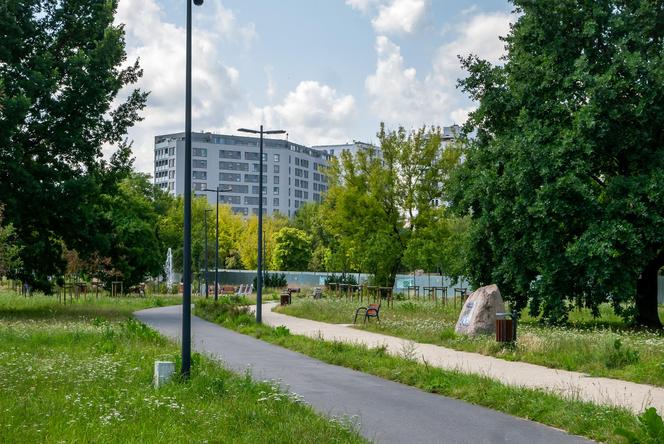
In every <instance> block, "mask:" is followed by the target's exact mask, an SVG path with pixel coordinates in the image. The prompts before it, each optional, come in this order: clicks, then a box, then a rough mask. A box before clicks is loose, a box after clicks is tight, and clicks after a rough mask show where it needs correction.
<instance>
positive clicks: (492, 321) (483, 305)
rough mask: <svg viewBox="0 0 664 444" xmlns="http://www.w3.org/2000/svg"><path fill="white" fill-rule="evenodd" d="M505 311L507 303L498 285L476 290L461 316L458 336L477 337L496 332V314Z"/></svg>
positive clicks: (457, 325) (467, 301) (457, 330)
mask: <svg viewBox="0 0 664 444" xmlns="http://www.w3.org/2000/svg"><path fill="white" fill-rule="evenodd" d="M504 311H505V303H504V302H503V298H502V297H501V296H500V290H498V286H497V285H495V284H494V285H487V286H486V287H481V288H478V289H477V290H475V291H474V292H473V293H472V294H471V295H470V296H468V299H466V303H465V304H463V309H462V310H461V314H460V315H459V320H458V321H457V323H456V328H455V329H454V330H455V331H456V332H457V333H458V334H462V335H469V336H475V335H477V334H489V333H495V332H496V313H502V312H504Z"/></svg>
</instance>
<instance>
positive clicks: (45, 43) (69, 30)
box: [0, 0, 147, 290]
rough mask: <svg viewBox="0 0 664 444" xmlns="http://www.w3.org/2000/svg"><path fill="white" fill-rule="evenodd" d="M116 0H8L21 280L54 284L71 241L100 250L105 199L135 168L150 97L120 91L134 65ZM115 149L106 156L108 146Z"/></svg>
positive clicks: (7, 60)
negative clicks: (135, 146) (101, 199)
mask: <svg viewBox="0 0 664 444" xmlns="http://www.w3.org/2000/svg"><path fill="white" fill-rule="evenodd" d="M116 8H117V1H116V0H109V1H91V0H88V1H83V0H81V1H66V2H62V1H58V0H40V1H37V0H28V1H18V0H7V1H4V2H2V4H1V5H0V41H2V44H1V45H0V83H1V84H2V87H3V89H4V94H3V95H2V97H0V109H2V119H0V202H2V203H3V204H4V205H5V207H6V208H5V209H6V217H7V219H8V221H9V222H10V223H12V224H13V225H14V227H15V229H16V235H17V237H18V238H19V240H20V242H21V244H22V245H23V246H24V248H23V249H22V250H21V253H20V255H21V259H22V261H23V267H22V269H21V275H20V277H21V278H22V279H25V280H28V281H30V282H31V283H34V284H36V287H37V288H40V287H41V288H43V289H45V290H49V289H50V284H49V282H48V280H47V278H48V277H49V276H54V275H58V274H61V273H62V272H63V271H64V266H65V263H64V260H63V259H62V246H63V243H62V241H64V243H65V244H66V245H67V246H68V247H69V248H73V249H77V250H78V251H79V253H81V254H92V252H94V251H95V250H96V249H97V243H98V242H101V243H104V242H105V241H104V240H103V237H104V236H103V233H100V224H99V223H98V221H97V215H96V214H95V213H94V208H95V205H94V203H95V201H96V198H97V197H98V196H99V195H101V194H104V193H106V192H108V191H109V190H111V189H112V188H113V187H114V184H115V183H116V182H117V181H118V180H119V179H121V178H122V177H123V176H126V175H127V173H128V170H129V169H130V168H131V162H130V154H129V153H130V150H129V147H128V145H127V144H126V143H125V142H124V135H125V134H126V131H127V129H128V128H129V127H131V126H132V125H133V123H134V122H136V121H137V120H139V115H138V112H139V111H140V109H141V108H142V107H143V106H144V104H145V100H146V96H147V94H145V93H142V92H140V91H138V90H134V91H133V92H131V93H130V94H129V95H128V97H127V98H126V99H125V100H124V101H120V102H119V104H117V105H115V104H114V101H115V100H116V96H117V94H118V92H119V91H120V89H122V88H124V87H126V86H128V85H131V84H132V83H134V82H136V80H137V79H138V77H139V76H140V75H141V70H140V69H139V67H138V63H134V64H130V65H125V64H124V62H125V59H126V55H125V50H124V31H123V29H122V26H121V25H117V24H114V21H113V20H114V15H115V12H116ZM105 144H107V145H111V146H116V147H117V148H118V152H117V154H116V155H115V156H114V157H113V159H111V161H109V162H107V161H104V160H103V157H102V146H103V145H105Z"/></svg>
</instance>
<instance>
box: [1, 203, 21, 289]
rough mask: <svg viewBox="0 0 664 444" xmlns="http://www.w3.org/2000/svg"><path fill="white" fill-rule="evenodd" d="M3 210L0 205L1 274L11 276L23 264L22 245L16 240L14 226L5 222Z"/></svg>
mask: <svg viewBox="0 0 664 444" xmlns="http://www.w3.org/2000/svg"><path fill="white" fill-rule="evenodd" d="M3 211H4V209H3V207H2V206H0V276H10V275H12V274H15V272H16V270H17V269H18V268H20V267H21V265H22V264H21V258H20V257H19V252H20V250H21V247H20V245H18V243H17V242H16V232H15V230H14V227H13V226H12V225H11V224H8V225H5V224H4V223H3V221H4V216H3Z"/></svg>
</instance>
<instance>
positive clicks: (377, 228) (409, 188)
mask: <svg viewBox="0 0 664 444" xmlns="http://www.w3.org/2000/svg"><path fill="white" fill-rule="evenodd" d="M378 139H379V141H380V145H381V154H382V156H378V153H377V152H376V151H374V150H366V151H360V152H358V153H357V155H356V156H352V155H351V154H349V153H348V152H343V153H342V156H341V159H340V160H339V161H338V162H337V161H333V162H332V165H331V167H330V169H329V176H330V189H329V191H328V192H327V194H326V197H325V200H324V201H323V213H324V215H323V220H324V221H325V222H324V223H325V228H326V230H327V231H328V233H330V235H331V237H332V238H333V239H334V243H335V247H336V248H334V249H333V250H332V254H333V255H336V256H338V257H339V262H341V263H342V264H343V269H342V271H344V272H345V271H354V270H357V271H359V270H362V271H367V272H369V273H372V274H373V275H374V277H375V281H376V283H379V284H381V285H388V286H389V285H392V284H393V283H394V279H395V277H396V274H397V272H398V271H399V270H400V269H401V268H402V264H403V258H404V254H405V252H406V250H407V249H408V245H409V243H410V241H411V240H412V239H413V238H416V237H417V235H418V233H419V232H420V231H421V230H423V229H424V228H425V227H427V226H429V225H430V224H431V223H432V222H433V221H434V220H435V217H434V213H435V212H436V211H437V210H436V209H435V206H434V205H433V201H434V200H436V199H440V198H441V197H442V190H443V182H444V181H445V180H446V178H447V176H448V174H449V170H450V169H451V168H452V167H453V166H454V165H455V164H456V163H457V161H458V153H459V150H458V148H457V147H456V145H454V144H453V145H441V134H440V129H439V128H430V129H426V128H421V129H419V130H416V131H412V132H407V131H406V130H405V129H404V128H399V129H398V130H396V131H387V130H386V129H385V127H384V125H381V129H380V132H379V133H378Z"/></svg>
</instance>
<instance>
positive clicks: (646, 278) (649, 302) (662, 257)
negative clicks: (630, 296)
mask: <svg viewBox="0 0 664 444" xmlns="http://www.w3.org/2000/svg"><path fill="white" fill-rule="evenodd" d="M662 265H664V250H662V251H660V253H659V254H658V255H657V256H656V257H655V258H653V260H651V261H650V262H649V263H648V264H647V265H646V267H645V268H644V269H643V271H642V272H641V276H639V279H638V280H637V281H636V310H637V314H636V322H637V323H638V324H639V325H642V326H644V327H649V328H656V329H661V328H662V321H661V320H660V319H659V313H658V312H657V308H658V307H657V274H658V272H659V269H660V268H661V267H662Z"/></svg>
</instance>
